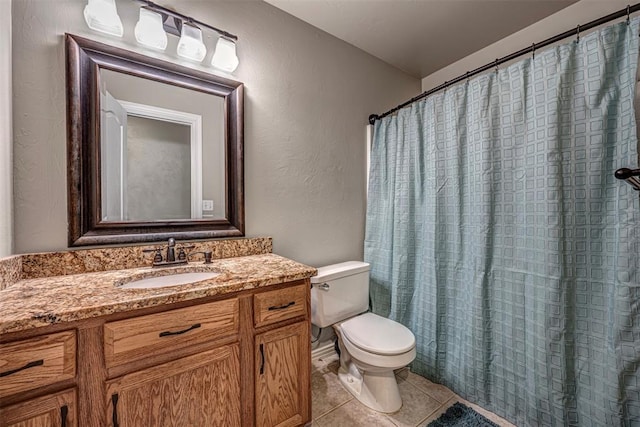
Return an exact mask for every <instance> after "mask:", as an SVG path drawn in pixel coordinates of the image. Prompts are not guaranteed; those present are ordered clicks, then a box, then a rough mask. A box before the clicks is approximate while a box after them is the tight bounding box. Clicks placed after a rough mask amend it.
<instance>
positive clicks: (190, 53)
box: [177, 22, 207, 62]
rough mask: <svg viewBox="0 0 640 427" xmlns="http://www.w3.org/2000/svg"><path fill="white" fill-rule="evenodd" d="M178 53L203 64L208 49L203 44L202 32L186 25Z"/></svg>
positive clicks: (183, 26) (184, 25) (183, 28)
mask: <svg viewBox="0 0 640 427" xmlns="http://www.w3.org/2000/svg"><path fill="white" fill-rule="evenodd" d="M177 53H178V55H179V56H182V57H183V58H187V59H191V60H193V61H197V62H201V61H202V60H203V59H204V56H205V55H206V54H207V48H206V47H205V45H204V43H203V42H202V31H201V30H200V28H198V27H196V26H194V25H191V24H188V23H186V22H185V23H184V24H183V25H182V32H181V35H180V41H179V42H178V49H177Z"/></svg>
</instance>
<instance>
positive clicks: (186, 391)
mask: <svg viewBox="0 0 640 427" xmlns="http://www.w3.org/2000/svg"><path fill="white" fill-rule="evenodd" d="M169 307H172V308H169ZM310 327H311V325H310V284H309V280H308V279H306V280H299V281H296V282H290V283H285V284H281V285H274V286H269V287H266V288H258V289H253V290H246V291H240V292H236V293H233V294H229V295H226V296H218V297H213V298H207V299H202V300H199V301H190V302H181V303H177V304H176V305H173V306H162V307H160V306H157V307H152V308H148V309H144V310H141V311H138V312H137V313H117V314H114V315H110V316H105V317H103V318H94V319H88V320H83V321H79V322H75V323H74V324H69V325H68V326H65V325H64V324H58V325H54V326H52V327H49V328H47V329H43V330H44V331H45V333H40V334H39V335H36V334H37V333H38V332H37V331H35V330H34V331H25V332H23V333H20V334H17V335H16V340H14V341H8V339H9V340H10V338H9V337H5V342H6V343H5V344H1V345H0V373H1V372H4V371H9V372H10V373H9V374H6V373H5V374H6V375H4V377H6V378H0V427H18V426H20V427H76V426H91V427H94V426H95V427H142V426H144V427H156V426H157V427H160V426H162V427H166V426H171V427H182V426H184V427H187V426H188V427H191V426H207V427H209V426H224V427H234V426H242V427H245V426H248V427H252V426H258V427H271V426H281V427H284V426H301V425H305V424H307V423H309V422H310V421H311V386H310V370H311V355H310V352H311V344H310ZM71 328H73V329H71ZM34 335H35V336H34ZM18 339H20V340H18ZM7 341H8V342H7ZM76 347H77V348H76ZM76 350H77V351H76ZM32 359H33V360H32ZM3 365H4V366H5V367H6V369H5V368H3ZM31 365H34V366H31ZM25 366H26V368H25ZM76 367H77V369H76ZM14 370H17V371H16V372H15V373H14V372H13V371H14ZM7 378H11V380H10V381H7ZM3 396H8V399H4V400H3Z"/></svg>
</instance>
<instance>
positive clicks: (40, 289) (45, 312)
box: [0, 253, 316, 335]
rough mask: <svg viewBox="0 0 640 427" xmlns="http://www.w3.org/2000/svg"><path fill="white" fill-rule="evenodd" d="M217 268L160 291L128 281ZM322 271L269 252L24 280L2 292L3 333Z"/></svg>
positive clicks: (0, 317) (0, 322)
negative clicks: (213, 274) (211, 275)
mask: <svg viewBox="0 0 640 427" xmlns="http://www.w3.org/2000/svg"><path fill="white" fill-rule="evenodd" d="M191 271H199V272H206V271H214V272H219V273H221V274H220V275H219V276H217V277H215V278H213V279H208V280H204V281H201V282H196V283H191V284H186V285H180V286H170V287H165V288H156V289H122V288H120V287H118V285H121V284H123V283H126V282H128V281H131V280H138V279H141V278H146V277H152V276H161V275H165V274H167V273H168V272H173V273H174V274H175V273H181V272H191ZM315 273H316V269H315V268H313V267H309V266H306V265H304V264H300V263H298V262H295V261H292V260H290V259H287V258H283V257H281V256H278V255H275V254H272V253H267V254H261V255H251V256H241V257H234V258H223V259H215V260H213V262H212V263H211V264H204V263H202V262H191V263H189V264H188V265H187V266H182V267H166V268H151V267H138V268H129V269H126V270H111V271H100V272H93V273H82V274H71V275H65V276H51V277H42V278H33V279H26V280H19V281H17V282H15V283H13V284H11V285H10V286H8V287H6V288H5V289H3V290H0V335H1V334H6V333H10V332H17V331H22V330H27V329H31V328H37V327H42V326H47V325H51V324H56V323H62V322H72V321H76V320H82V319H89V318H94V317H99V316H104V315H108V314H113V313H119V312H125V311H130V310H135V309H140V308H145V307H153V306H157V305H162V304H169V303H175V302H179V301H188V300H192V299H197V298H203V297H209V296H214V295H221V294H227V293H231V292H236V291H242V290H247V289H255V288H260V287H264V286H269V285H275V284H280V283H284V282H288V281H292V280H299V279H306V278H308V277H311V276H313V275H314V274H315Z"/></svg>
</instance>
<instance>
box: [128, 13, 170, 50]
mask: <svg viewBox="0 0 640 427" xmlns="http://www.w3.org/2000/svg"><path fill="white" fill-rule="evenodd" d="M133 32H134V34H135V36H136V40H137V41H138V43H140V44H141V45H144V46H147V47H150V48H153V49H160V50H165V49H166V48H167V33H165V32H164V29H163V28H162V15H160V14H159V13H157V12H154V11H153V10H149V9H147V8H144V7H141V8H140V19H139V20H138V23H137V24H136V27H135V29H134V31H133Z"/></svg>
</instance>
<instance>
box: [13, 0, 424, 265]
mask: <svg viewBox="0 0 640 427" xmlns="http://www.w3.org/2000/svg"><path fill="white" fill-rule="evenodd" d="M162 3H163V4H165V5H169V6H171V5H173V6H174V7H175V8H176V9H177V10H179V11H180V12H182V13H184V14H187V15H192V16H194V17H196V18H198V19H200V20H202V21H204V22H207V23H209V24H210V25H213V26H217V27H220V28H223V29H226V30H228V31H230V32H232V33H235V34H237V35H238V36H239V38H240V41H239V43H238V55H239V58H240V66H239V68H238V70H236V72H235V73H234V76H233V77H234V78H235V79H236V80H240V81H242V82H244V83H245V85H246V86H245V89H246V91H245V168H246V171H245V203H246V234H247V235H248V236H264V235H269V236H273V238H274V252H276V253H278V254H281V255H284V256H288V257H291V258H293V259H296V260H299V261H302V262H305V263H308V264H311V265H315V266H319V265H322V264H325V263H331V262H337V261H344V260H348V259H361V258H362V246H363V237H364V218H365V144H364V139H365V125H366V123H367V117H368V115H369V114H371V113H375V112H380V111H385V110H386V109H388V108H391V107H393V106H394V105H396V104H398V103H399V102H401V101H403V100H405V99H407V98H409V97H412V96H414V95H416V94H417V93H418V92H419V90H420V81H419V80H417V79H414V78H412V77H410V76H408V75H406V74H404V73H402V72H400V71H398V70H397V69H394V68H392V67H391V66H389V65H387V64H385V63H382V62H381V61H379V60H378V59H376V58H374V57H372V56H370V55H368V54H365V53H364V52H362V51H360V50H358V49H356V48H354V47H352V46H350V45H348V44H346V43H344V42H342V41H340V40H338V39H336V38H334V37H332V36H329V35H327V34H326V33H323V32H322V31H319V30H317V29H315V28H313V27H311V26H309V25H308V24H306V23H303V22H302V21H299V20H297V19H295V18H293V17H291V16H290V15H288V14H286V13H284V12H282V11H280V10H279V9H276V8H274V7H272V6H270V5H268V4H266V3H263V2H261V1H195V0H194V1H185V0H181V1H177V0H166V1H163V2H162ZM84 4H86V2H85V1H82V0H38V1H35V0H19V1H15V0H14V3H13V9H14V10H13V37H14V44H13V46H14V52H16V54H15V55H14V57H13V73H14V77H15V76H19V77H15V78H14V84H13V90H14V104H13V109H14V119H13V124H14V135H15V145H14V147H15V153H14V155H15V161H14V175H15V177H14V178H15V185H14V191H15V198H14V200H15V211H14V212H15V250H16V252H18V253H22V252H32V251H43V250H59V249H64V248H66V246H67V245H66V241H67V217H66V215H67V214H66V212H67V207H66V155H65V150H66V149H65V144H66V134H65V124H66V118H65V90H64V49H63V34H64V33H65V32H70V33H74V34H78V35H81V36H88V37H91V38H94V39H97V40H101V41H105V40H108V41H109V43H111V44H116V45H124V46H128V48H129V49H132V50H140V51H142V50H141V49H139V48H138V47H137V46H135V43H132V42H131V40H132V36H131V34H132V33H133V25H134V24H135V21H136V19H137V5H136V3H135V2H132V1H130V0H118V10H119V12H120V16H121V17H122V18H123V21H124V24H125V33H126V35H125V39H124V40H122V41H120V40H114V39H107V38H103V37H101V36H99V35H97V34H96V33H92V32H90V31H89V30H88V29H87V28H86V25H85V23H84V20H83V17H82V9H83V6H84ZM205 42H206V43H207V45H208V47H209V48H212V46H213V44H214V42H215V38H214V37H213V36H209V37H208V39H207V40H205ZM175 44H176V39H175V38H174V37H170V45H169V48H168V52H169V53H168V54H167V57H169V58H172V59H173V60H175V54H174V53H173V52H175ZM144 52H145V53H146V54H149V52H148V51H144ZM18 53H19V54H18ZM158 56H160V57H162V54H159V55H158ZM210 57H211V53H209V54H208V55H207V57H206V59H205V61H209V60H210Z"/></svg>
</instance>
